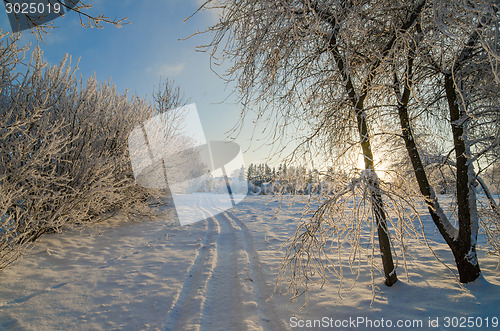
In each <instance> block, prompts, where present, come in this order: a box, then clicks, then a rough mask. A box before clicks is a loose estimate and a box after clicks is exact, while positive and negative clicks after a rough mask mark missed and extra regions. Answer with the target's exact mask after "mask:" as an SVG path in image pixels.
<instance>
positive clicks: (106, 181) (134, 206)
mask: <svg viewBox="0 0 500 331" xmlns="http://www.w3.org/2000/svg"><path fill="white" fill-rule="evenodd" d="M1 37H2V43H1V44H0V71H1V76H0V88H1V91H0V217H1V219H0V269H1V268H4V267H5V266H6V265H8V264H9V263H11V262H12V261H13V260H15V259H16V258H17V257H18V255H19V254H20V252H21V251H22V249H23V248H24V247H26V246H27V245H28V244H29V243H31V242H33V241H34V240H36V239H37V238H39V237H40V236H41V235H42V234H44V233H47V232H59V231H61V230H62V229H63V228H66V227H74V226H78V225H84V224H91V223H94V222H96V221H99V220H101V219H102V218H103V215H110V214H112V213H113V212H115V211H117V210H120V211H123V212H125V213H127V214H129V213H141V214H144V213H146V214H147V215H150V213H151V211H150V208H148V205H147V199H148V198H149V197H151V196H152V195H155V196H157V195H160V194H161V192H158V191H152V190H147V189H145V188H141V187H139V186H137V185H136V184H135V182H134V177H133V175H132V169H131V166H130V161H129V158H128V149H127V137H128V133H129V132H130V131H131V130H132V129H133V128H134V127H135V126H137V125H138V124H140V123H142V122H143V121H144V120H146V119H147V118H149V117H151V116H153V115H154V113H155V111H156V110H155V108H154V107H153V106H152V105H151V104H150V103H147V102H145V101H143V100H140V99H138V98H135V97H131V98H129V97H128V96H127V95H126V94H125V95H121V94H119V93H118V92H117V91H116V90H115V87H114V86H113V85H111V84H110V83H103V84H99V83H98V82H97V81H96V80H95V78H90V79H88V80H87V81H85V82H83V81H81V80H79V79H77V78H76V76H75V70H76V69H72V68H71V67H70V64H71V61H70V59H69V58H65V59H64V61H63V62H62V63H61V64H60V65H58V66H50V65H47V64H46V63H44V62H43V61H42V54H41V51H40V50H38V49H36V50H35V51H34V52H33V55H32V58H31V61H30V62H29V65H28V69H27V70H26V73H24V74H15V69H16V66H18V65H19V64H20V63H22V61H24V57H23V56H22V55H23V54H24V52H25V51H26V50H24V49H19V48H18V47H17V46H16V40H15V39H13V38H12V37H6V35H5V34H4V35H2V36H1ZM167 88H168V87H167Z"/></svg>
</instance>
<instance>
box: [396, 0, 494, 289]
mask: <svg viewBox="0 0 500 331" xmlns="http://www.w3.org/2000/svg"><path fill="white" fill-rule="evenodd" d="M434 10H435V11H441V12H440V13H439V16H437V17H429V16H430V15H431V14H429V12H427V15H423V17H422V18H420V19H419V21H418V23H417V24H416V25H415V27H414V28H413V30H412V31H411V32H409V33H407V34H406V36H405V39H406V40H407V43H406V44H404V45H403V44H402V46H401V47H400V48H399V49H397V50H396V51H395V52H394V54H395V55H394V57H395V58H398V57H400V56H401V54H404V55H405V56H406V59H405V60H403V61H400V62H399V63H398V60H396V59H395V60H394V62H393V65H394V67H395V68H396V69H395V71H394V85H393V89H394V93H395V95H396V98H397V111H398V115H399V120H400V125H401V131H402V136H403V139H404V142H405V146H406V150H407V152H408V155H409V156H410V160H411V163H412V166H413V169H414V173H415V177H416V179H417V183H418V186H419V188H420V192H421V194H422V195H423V197H424V200H425V202H426V204H427V206H428V209H429V213H430V215H431V217H432V219H433V221H434V223H435V224H436V227H437V228H438V230H439V232H440V233H441V235H442V236H443V238H444V239H445V240H446V242H447V244H448V246H449V247H450V249H451V251H452V252H453V254H454V256H455V261H456V264H457V268H458V271H459V275H460V281H462V282H464V283H468V282H471V281H473V280H475V279H476V278H477V277H479V274H480V268H479V263H478V261H477V256H476V239H477V232H478V228H479V224H478V223H479V221H478V215H477V206H476V197H475V186H476V184H475V183H476V180H477V175H476V174H475V171H474V162H477V161H478V160H479V159H480V158H481V157H485V156H487V155H488V154H489V153H490V152H491V151H494V150H496V149H497V148H498V145H499V144H498V139H495V138H493V137H492V134H493V136H494V135H495V134H498V127H497V128H495V127H494V126H495V125H492V124H494V123H496V124H498V116H497V115H494V113H495V111H493V109H494V108H496V109H497V110H496V111H498V107H495V106H493V108H492V105H494V104H495V102H492V101H493V100H496V104H497V105H498V91H499V85H498V81H497V82H496V83H495V77H497V76H498V75H497V73H496V72H495V69H494V68H495V65H496V63H495V62H496V61H498V55H499V53H498V47H493V49H491V48H489V47H488V45H489V42H490V41H491V37H492V36H491V35H488V34H490V33H491V31H494V30H495V29H496V30H497V32H496V33H497V34H498V28H495V25H497V24H498V15H497V12H498V4H495V3H494V2H489V1H485V2H481V1H476V2H470V3H468V4H463V3H461V2H459V1H456V2H455V1H449V2H448V3H446V7H442V8H439V6H438V8H434ZM471 13H472V14H471ZM440 20H442V21H440ZM444 22H446V23H444ZM440 23H441V25H440ZM447 31H453V32H447ZM493 37H495V35H493ZM436 45H442V46H436ZM396 54H397V55H396ZM491 59H493V61H491ZM398 64H399V65H400V66H399V67H398ZM492 69H493V70H492ZM399 72H401V73H402V78H401V77H398V73H399ZM481 76H482V77H481ZM431 84H432V85H431ZM419 85H420V86H419ZM424 86H426V87H427V88H425V87H424ZM429 86H433V87H435V88H434V91H435V92H434V93H429V92H430V91H429V89H428V87H429ZM420 91H423V93H419V92H420ZM492 91H496V93H494V94H492ZM412 94H413V95H414V97H415V99H417V100H421V101H423V102H420V103H419V102H415V103H414V104H412V105H410V101H411V100H410V99H411V96H412ZM429 96H430V97H429ZM439 100H445V102H446V103H445V104H442V105H441V106H442V107H443V108H445V107H447V108H448V115H444V114H443V115H441V116H442V118H444V119H445V120H447V122H448V123H449V126H450V129H451V130H450V131H451V135H452V137H453V141H452V146H453V149H452V150H451V151H450V153H449V154H451V152H453V151H454V154H455V160H454V162H453V166H454V168H455V176H454V177H455V182H456V195H457V205H458V215H457V217H458V229H456V228H455V227H454V226H453V225H452V224H451V222H450V221H449V219H448V218H447V217H446V215H445V213H443V211H442V209H441V207H440V205H439V202H438V197H437V196H436V194H435V190H434V189H433V187H432V186H431V184H430V181H429V179H428V174H427V173H426V169H425V166H424V164H423V162H422V160H421V158H420V153H421V152H420V153H419V148H418V146H417V144H416V139H415V136H414V134H413V130H412V128H411V123H412V119H411V118H410V116H409V108H410V107H411V108H415V109H419V110H420V111H421V109H422V108H424V111H425V107H426V106H427V105H431V104H432V103H435V102H436V101H438V102H439ZM492 115H493V116H492ZM474 122H475V123H474ZM472 128H473V129H472ZM474 134H476V139H477V142H480V144H479V145H478V144H476V146H473V145H474V144H473V139H472V135H474ZM492 138H493V139H492ZM477 147H479V149H478V148H477ZM473 149H476V152H475V153H474V152H473ZM449 154H448V155H449ZM473 154H475V155H473ZM497 160H498V158H497ZM483 187H484V186H483Z"/></svg>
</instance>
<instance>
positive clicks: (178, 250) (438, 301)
mask: <svg viewBox="0 0 500 331" xmlns="http://www.w3.org/2000/svg"><path fill="white" fill-rule="evenodd" d="M279 205H280V203H279V201H278V200H277V199H276V198H273V197H268V196H249V197H247V198H246V199H245V200H244V201H243V202H241V203H240V204H239V205H238V206H236V207H235V208H233V209H231V210H230V211H228V212H225V213H222V214H220V215H218V216H216V217H213V218H210V219H208V220H206V221H202V222H198V223H195V224H190V225H187V226H182V227H181V226H179V225H177V224H176V223H175V221H174V219H173V217H172V216H171V215H172V214H171V210H168V209H165V210H164V212H165V217H164V219H163V220H162V221H150V222H136V221H135V222H134V221H127V220H123V219H120V218H116V219H114V220H112V221H110V222H106V223H105V224H100V225H99V226H98V227H96V228H93V229H86V230H84V231H82V232H76V231H75V232H66V233H63V234H53V235H46V236H45V237H43V238H41V239H40V240H39V241H38V242H37V243H36V245H35V246H34V248H33V249H32V250H30V251H29V252H27V253H26V254H25V256H24V257H22V258H21V259H19V260H18V261H17V262H16V263H15V264H14V265H12V266H11V267H9V268H7V269H6V270H4V271H1V272H0V329H1V330H4V329H5V330H71V329H72V330H118V329H119V330H228V331H229V330H289V329H292V330H294V329H300V330H311V329H321V326H323V327H328V328H329V329H352V330H358V329H364V330H368V329H386V328H387V327H389V326H392V327H393V328H396V327H398V326H404V325H405V324H406V326H407V327H406V328H404V329H415V330H419V329H430V326H436V324H435V323H436V322H437V323H438V327H437V328H433V329H452V328H451V327H450V328H446V326H447V325H448V326H460V325H465V326H475V327H471V328H470V329H480V328H478V327H477V326H479V323H481V325H482V328H484V329H485V327H486V326H487V325H489V326H490V327H492V326H494V325H495V324H496V326H497V328H500V322H499V321H498V319H499V318H500V309H499V308H498V307H500V270H499V269H498V263H499V261H498V258H495V257H492V256H488V255H485V254H484V253H483V252H480V253H479V258H480V264H481V268H482V271H483V274H484V278H483V279H481V280H479V281H476V282H475V283H473V284H470V285H465V286H460V285H459V284H458V283H457V281H456V279H455V277H454V276H453V274H452V272H450V270H448V269H447V268H446V267H445V266H444V265H443V264H441V263H440V262H438V261H436V259H435V258H434V257H433V256H432V254H431V253H430V252H429V250H428V249H426V248H425V247H423V246H421V247H420V246H419V245H418V244H417V243H413V244H412V249H411V253H412V255H409V256H408V265H409V268H408V276H409V279H408V278H407V277H406V275H405V269H404V268H403V267H402V266H400V268H399V269H398V273H399V278H400V281H399V282H398V283H396V285H395V286H393V287H392V288H388V287H386V286H385V285H383V277H382V275H380V274H377V275H376V281H377V284H376V285H377V286H378V287H379V290H378V291H377V293H376V297H375V300H374V301H373V304H372V305H371V303H372V289H371V286H370V284H371V282H370V277H369V275H367V274H366V275H361V276H360V278H359V280H358V285H357V286H356V287H354V288H353V289H352V290H350V291H347V292H345V291H344V292H342V297H340V296H339V293H338V290H337V289H338V287H337V284H335V282H334V280H332V281H333V282H332V284H326V285H325V286H323V288H322V289H319V288H317V289H314V290H312V291H311V293H310V295H309V301H308V305H307V306H306V307H305V308H304V309H302V310H300V307H301V306H302V304H303V301H302V300H300V299H299V301H298V302H295V303H290V302H289V300H288V297H287V296H286V295H279V294H275V295H274V296H272V297H271V295H272V293H273V290H274V286H275V279H276V275H277V272H278V270H277V268H278V266H279V263H280V258H281V256H282V255H283V252H282V251H278V249H279V247H280V245H281V244H282V243H283V242H284V240H286V239H287V238H288V237H289V236H291V235H292V233H293V232H294V230H295V229H296V226H297V222H298V219H299V217H300V214H301V208H302V207H303V203H296V204H295V205H293V206H285V205H283V206H282V207H281V212H280V213H279V214H278V215H277V217H275V218H273V216H274V215H275V213H276V211H277V210H278V209H279ZM423 211H424V212H425V210H423ZM427 229H428V235H429V239H430V241H431V243H432V246H433V247H434V249H435V252H436V254H438V255H439V256H440V258H441V259H442V260H444V261H448V262H451V261H452V256H451V253H450V252H449V250H447V249H446V247H445V245H444V244H443V243H442V242H441V241H439V240H438V239H437V238H438V237H437V236H434V234H435V231H434V229H433V227H432V225H429V226H428V227H427ZM270 297H271V298H270ZM269 298H270V299H269ZM302 326H303V327H302ZM313 326H316V327H313ZM408 326H410V327H408ZM324 329H326V328H324Z"/></svg>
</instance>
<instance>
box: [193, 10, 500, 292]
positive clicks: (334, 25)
mask: <svg viewBox="0 0 500 331" xmlns="http://www.w3.org/2000/svg"><path fill="white" fill-rule="evenodd" d="M201 9H215V10H218V11H219V12H220V14H221V16H220V21H219V23H218V24H216V25H214V26H212V27H210V28H209V29H208V32H210V33H213V34H214V39H213V41H212V42H211V43H210V44H208V45H206V46H205V47H206V49H207V50H209V51H210V52H211V55H212V56H213V58H214V59H215V61H220V62H223V61H225V60H228V61H230V62H231V67H230V69H229V70H228V71H227V76H226V78H227V79H228V80H232V81H235V82H236V83H237V88H238V91H239V92H240V93H241V100H242V103H243V105H244V107H245V112H244V113H243V116H246V115H248V113H249V112H250V111H251V110H252V109H256V110H257V119H258V120H261V121H266V122H268V123H270V124H269V125H268V126H270V127H272V128H277V129H276V130H275V132H274V134H273V135H272V136H271V139H272V141H271V142H274V143H279V142H280V139H281V138H282V137H284V136H287V135H286V132H287V130H288V129H290V130H292V131H293V134H292V135H289V136H292V137H293V138H295V139H296V141H297V142H298V147H297V148H296V149H295V150H294V152H293V153H292V157H295V156H297V155H298V154H299V153H300V152H302V153H304V154H307V155H309V156H311V157H312V158H315V157H318V156H322V157H324V158H325V159H328V160H330V161H331V160H333V163H334V164H337V163H338V162H339V160H342V159H345V157H346V156H347V157H348V156H349V155H351V156H352V155H356V152H357V151H359V150H361V154H362V156H363V161H364V164H365V167H364V168H365V169H364V171H363V172H362V174H361V175H357V176H351V177H350V180H348V181H344V184H345V185H344V184H343V187H344V189H342V188H339V189H338V190H337V193H338V194H336V195H335V197H333V198H328V199H327V202H326V203H324V204H323V205H321V206H320V208H319V209H318V210H317V212H316V213H315V216H314V217H313V220H312V221H310V222H303V223H302V224H301V225H300V226H299V229H298V230H297V233H296V234H295V236H294V237H293V238H291V239H290V241H289V243H288V250H287V255H286V257H285V261H284V264H283V265H284V266H285V267H287V268H289V270H290V274H291V275H292V276H291V277H292V278H295V279H297V282H298V285H297V283H294V282H293V279H292V284H295V285H297V286H296V287H295V290H296V291H298V290H297V288H298V287H299V286H300V285H304V286H306V287H307V282H308V281H309V279H310V276H312V275H314V274H315V271H316V270H319V274H320V277H321V278H322V279H323V280H325V276H324V274H326V273H328V272H331V273H336V268H335V267H334V266H333V262H328V263H330V267H327V266H325V265H324V264H323V262H322V259H324V258H326V257H327V256H328V254H327V252H326V250H325V248H324V246H325V242H326V241H327V239H326V238H328V237H329V236H335V235H337V236H339V235H342V234H345V233H349V229H350V228H349V227H350V226H351V225H349V224H352V222H357V220H353V221H352V222H351V223H349V222H346V223H345V224H344V225H339V224H341V222H335V221H334V220H333V219H334V217H333V216H332V215H337V216H341V217H344V218H345V217H349V216H348V215H347V214H346V213H345V212H344V210H345V209H344V208H343V207H342V206H340V205H339V204H340V203H341V202H342V201H344V202H345V201H347V200H348V199H347V198H346V197H350V198H351V201H354V202H356V201H357V200H356V199H362V201H368V202H369V204H370V206H371V213H366V209H364V208H365V207H359V205H358V207H357V208H359V210H362V211H363V212H359V213H357V215H364V216H365V218H364V219H365V220H366V221H367V222H368V223H369V222H370V220H373V219H374V220H375V222H374V223H375V224H376V228H377V232H378V238H379V247H380V250H381V252H382V258H383V266H384V272H385V277H386V283H387V284H388V285H390V284H392V283H394V282H395V281H396V275H395V269H394V265H393V264H392V258H391V256H390V255H391V246H390V240H391V238H390V237H389V236H388V219H387V213H386V209H387V206H384V201H383V198H384V194H385V198H386V199H388V200H390V201H391V203H392V205H393V206H394V205H398V206H400V207H401V208H402V209H401V210H400V211H402V213H404V212H405V211H404V210H405V208H404V207H403V203H402V202H401V201H402V200H405V198H404V197H401V196H400V198H401V199H400V200H398V201H399V202H398V201H396V200H392V199H393V195H391V192H390V191H388V190H384V189H382V188H381V185H382V184H381V182H380V180H379V178H378V176H377V172H376V165H375V159H374V152H373V151H374V147H373V146H381V144H380V141H383V137H384V136H388V137H390V142H391V143H394V144H398V143H399V144H401V138H402V140H403V142H402V143H403V146H404V148H405V149H406V156H405V157H407V158H409V160H408V161H409V162H411V165H412V172H413V175H414V176H415V178H416V181H417V183H418V187H419V190H420V196H421V197H422V198H423V199H424V201H425V202H426V203H427V205H428V207H429V208H428V209H429V213H430V214H431V216H432V218H433V220H434V222H435V224H436V226H437V228H438V229H439V231H440V233H441V234H442V235H443V237H444V238H445V240H446V242H447V243H448V245H449V246H450V249H451V250H452V252H453V254H454V256H455V261H456V264H457V269H458V272H459V274H460V280H461V281H462V282H470V281H473V280H474V279H476V278H477V277H478V276H479V272H480V269H479V264H478V262H477V258H476V252H475V238H476V236H477V230H478V220H477V217H476V216H477V213H476V209H475V197H474V190H475V187H476V185H475V183H476V180H477V175H476V174H475V173H474V168H473V163H475V164H476V165H477V164H479V161H480V160H479V159H480V158H482V160H484V159H486V158H490V160H491V159H492V160H493V161H492V162H497V160H498V157H495V155H494V154H495V153H497V151H498V100H497V97H498V95H499V93H498V76H499V75H498V60H499V56H498V49H499V45H498V40H499V38H498V4H497V3H496V2H494V1H488V0H484V1H483V0H478V1H468V2H466V1H461V0H450V1H444V2H436V1H434V2H431V1H426V0H419V1H406V2H403V3H401V2H399V1H390V0H387V1H376V2H373V1H320V0H318V1H314V0H289V1H288V0H286V1H239V2H236V1H231V0H227V1H207V2H205V3H204V5H203V6H202V7H201ZM477 69H480V70H477ZM481 79H482V80H481ZM478 83H479V84H478ZM436 108H437V109H438V110H439V112H438V111H435V109H436ZM419 114H425V116H427V117H428V118H434V119H435V122H440V123H443V122H444V123H446V124H447V125H448V128H449V130H450V133H451V136H452V137H453V139H452V140H451V142H450V143H451V144H452V146H453V147H452V148H451V152H452V153H454V155H455V157H454V158H452V157H449V155H448V160H450V161H453V162H452V163H454V166H453V167H454V171H455V176H454V179H455V181H456V191H457V206H458V216H457V218H458V223H459V227H458V229H457V228H455V227H454V226H453V225H452V222H451V220H449V219H447V218H446V216H445V215H444V213H443V212H442V209H441V207H440V206H439V203H438V200H437V196H436V194H435V192H434V188H433V187H432V186H431V185H430V183H429V179H428V174H427V173H426V171H425V167H424V164H423V163H422V160H421V159H420V153H421V145H419V144H418V141H417V139H416V138H415V135H414V134H413V132H412V128H413V129H415V126H416V125H417V124H418V125H420V128H421V129H422V131H425V130H432V129H433V125H434V123H435V122H432V121H431V122H428V123H425V121H423V120H422V116H420V117H419V116H418V115H419ZM374 137H376V138H377V139H375V138H374ZM380 137H382V138H380ZM375 150H376V147H375ZM354 159H356V158H354ZM452 159H454V160H452ZM354 162H355V161H354ZM490 162H491V161H490ZM481 164H484V162H482V163H481ZM340 182H342V180H341V181H340ZM357 189H358V190H360V191H359V192H360V194H358V193H354V192H356V190H357ZM351 193H352V194H351ZM395 195H397V194H395ZM395 195H394V196H395ZM410 200H411V199H407V200H405V202H404V203H412V202H411V201H410ZM361 205H362V204H361ZM391 208H392V207H391ZM410 209H411V208H410ZM399 221H401V222H404V216H403V217H399ZM389 222H391V223H393V222H392V221H391V220H389ZM341 226H344V228H343V229H344V230H346V231H342V230H340V228H339V227H341ZM405 226H408V227H411V225H409V224H405ZM398 227H399V226H398ZM396 228H397V227H396ZM349 235H351V234H349ZM355 237H356V235H355V234H354V232H352V237H350V239H349V240H347V239H346V241H348V242H349V244H350V245H355V246H356V247H358V246H359V243H356V242H355V240H356V239H353V238H355ZM351 239H352V240H351ZM357 245H358V246H357ZM351 252H352V251H351ZM304 261H306V262H304ZM295 285H294V286H295Z"/></svg>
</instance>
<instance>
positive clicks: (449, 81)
mask: <svg viewBox="0 0 500 331" xmlns="http://www.w3.org/2000/svg"><path fill="white" fill-rule="evenodd" d="M444 85H445V91H446V99H447V101H448V108H449V110H450V120H451V130H452V133H453V145H454V147H455V157H456V168H457V170H456V171H457V174H456V178H457V203H458V226H459V228H458V239H457V240H456V241H455V247H451V248H452V250H453V254H454V255H455V261H456V262H457V268H458V272H459V274H460V281H461V282H463V283H469V282H472V281H474V280H475V279H477V278H478V277H479V275H480V273H481V270H480V269H479V263H478V261H477V255H476V240H477V231H478V224H477V217H474V216H475V215H474V213H473V212H474V207H475V206H473V205H472V204H473V203H474V201H473V199H471V197H470V191H471V190H473V189H474V188H473V187H470V185H471V184H472V183H471V178H469V177H470V171H471V170H472V169H470V167H473V165H472V163H469V162H468V161H469V155H468V151H467V146H466V142H465V139H466V138H465V137H464V133H465V132H464V131H465V130H464V128H465V125H466V123H467V114H465V111H463V110H462V111H461V110H460V107H459V105H458V97H457V91H456V87H455V83H454V81H453V77H452V76H451V74H450V75H445V79H444Z"/></svg>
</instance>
